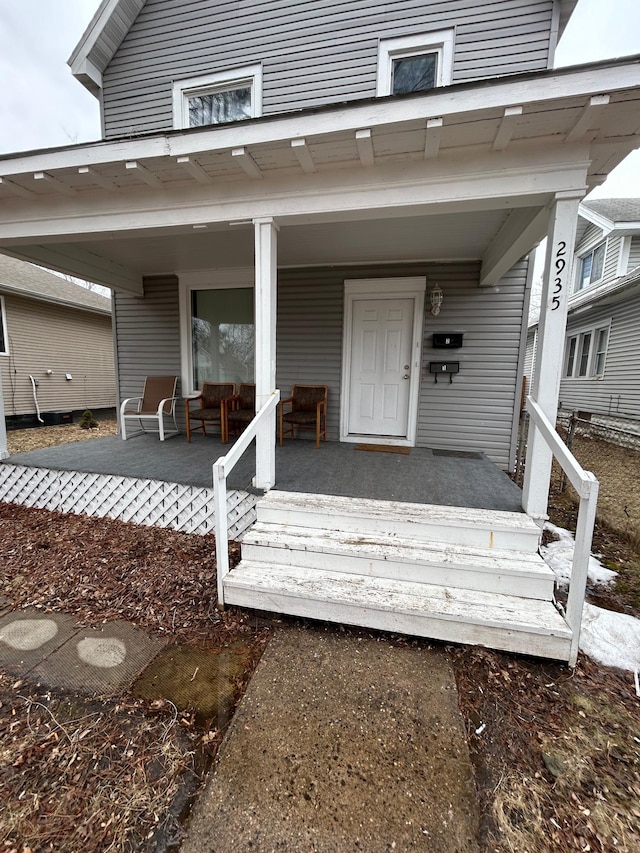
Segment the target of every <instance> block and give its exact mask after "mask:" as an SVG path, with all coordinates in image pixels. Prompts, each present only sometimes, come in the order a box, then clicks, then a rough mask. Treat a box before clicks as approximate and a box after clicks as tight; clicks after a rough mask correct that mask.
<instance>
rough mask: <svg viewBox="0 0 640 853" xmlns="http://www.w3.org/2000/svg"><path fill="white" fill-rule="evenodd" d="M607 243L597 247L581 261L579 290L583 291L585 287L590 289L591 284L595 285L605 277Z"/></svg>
mask: <svg viewBox="0 0 640 853" xmlns="http://www.w3.org/2000/svg"><path fill="white" fill-rule="evenodd" d="M606 245H607V244H606V241H605V242H604V243H600V245H599V246H596V247H595V249H593V250H592V251H591V252H589V254H588V255H583V257H582V258H581V259H580V261H581V263H580V274H579V277H578V286H577V288H576V289H577V290H582V289H583V288H584V287H589V285H590V284H595V283H596V282H597V281H600V279H601V278H602V276H603V275H604V255H605V248H606Z"/></svg>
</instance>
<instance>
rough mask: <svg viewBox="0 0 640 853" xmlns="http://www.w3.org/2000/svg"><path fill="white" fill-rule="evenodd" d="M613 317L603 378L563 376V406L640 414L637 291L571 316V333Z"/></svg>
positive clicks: (639, 305)
mask: <svg viewBox="0 0 640 853" xmlns="http://www.w3.org/2000/svg"><path fill="white" fill-rule="evenodd" d="M609 321H611V331H610V335H609V345H608V348H607V356H606V362H605V371H604V376H603V378H602V379H595V378H588V377H584V378H574V379H563V380H562V383H561V385H560V401H561V405H562V407H563V408H567V409H576V410H577V409H580V410H582V411H587V412H593V413H597V414H605V415H606V414H613V415H619V416H620V417H627V418H640V346H638V330H639V329H640V298H639V297H638V294H637V293H636V294H635V296H631V297H629V298H628V299H626V300H623V301H620V302H618V303H617V304H615V305H609V306H599V307H594V308H592V309H591V310H590V311H589V312H588V313H585V314H580V315H579V316H578V317H576V318H572V317H570V318H569V323H568V326H567V335H568V336H569V335H571V334H572V333H573V332H576V331H579V330H581V329H585V328H596V327H600V326H604V325H606V324H607V323H608V322H609Z"/></svg>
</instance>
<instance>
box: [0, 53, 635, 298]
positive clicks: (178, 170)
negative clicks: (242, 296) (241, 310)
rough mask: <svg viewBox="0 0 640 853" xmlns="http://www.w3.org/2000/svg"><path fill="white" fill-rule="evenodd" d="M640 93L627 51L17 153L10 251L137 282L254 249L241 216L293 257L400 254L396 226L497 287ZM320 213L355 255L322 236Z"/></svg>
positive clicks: (424, 250) (331, 235)
mask: <svg viewBox="0 0 640 853" xmlns="http://www.w3.org/2000/svg"><path fill="white" fill-rule="evenodd" d="M639 96H640V58H638V57H633V58H630V59H625V60H618V61H609V62H601V63H595V64H591V65H585V66H579V67H573V68H568V69H561V70H553V71H543V72H535V73H528V74H523V75H514V76H511V77H502V78H495V79H492V80H487V81H480V82H474V83H464V84H456V85H453V86H449V87H445V88H442V89H437V90H433V91H431V92H428V93H418V94H414V95H409V96H402V97H398V96H392V97H388V98H376V99H372V100H367V101H358V102H353V103H349V104H343V105H334V106H331V107H328V108H321V109H316V110H304V111H300V112H299V113H287V114H283V115H278V116H274V117H270V116H269V117H263V118H259V119H253V120H249V121H246V122H237V123H233V124H228V125H224V126H217V127H214V128H197V129H192V130H186V131H171V132H167V133H163V134H152V135H145V136H140V137H135V138H132V139H119V140H113V141H103V142H97V143H93V144H88V145H77V146H71V147H66V148H61V149H55V150H50V151H40V152H29V153H25V154H15V155H9V156H6V157H3V158H1V159H0V251H3V252H5V253H7V254H13V255H15V256H18V257H21V258H24V259H26V260H32V261H35V262H37V263H40V264H43V265H48V266H50V267H52V268H54V269H59V270H61V271H63V272H68V273H72V274H75V275H80V276H83V277H85V278H89V279H92V280H94V281H98V282H100V283H102V284H106V285H107V286H112V287H118V288H121V289H124V290H130V291H132V292H138V293H139V292H141V279H142V276H143V275H150V274H154V273H165V272H175V271H183V270H188V269H205V268H207V267H212V266H215V267H220V266H243V265H246V264H247V263H248V264H251V261H252V252H253V237H252V232H250V231H249V230H248V229H242V228H240V229H238V228H235V230H234V224H237V223H238V222H240V223H243V222H247V221H250V220H251V219H254V218H256V217H262V216H273V217H276V219H277V221H278V223H279V224H280V225H281V227H282V226H285V227H286V229H287V230H288V234H285V233H284V231H283V233H282V235H281V242H280V245H279V258H278V260H279V263H280V264H281V265H297V264H305V263H306V264H314V263H328V262H331V261H333V262H371V261H382V260H385V259H386V260H388V259H393V260H395V259H396V258H395V257H391V258H390V257H389V255H388V251H391V250H392V248H393V246H394V245H395V243H396V241H397V238H398V235H401V237H402V251H403V256H404V258H405V259H407V260H409V259H411V260H431V259H434V260H435V259H437V260H448V259H453V258H455V259H460V258H465V259H481V260H482V261H483V273H482V281H483V283H485V284H494V283H496V281H497V280H498V279H499V277H500V275H501V274H503V272H505V271H506V270H507V269H508V268H509V266H510V265H512V263H514V262H515V261H516V260H518V258H519V257H521V256H522V255H524V254H526V252H528V251H529V250H530V249H531V248H532V247H533V246H534V245H536V243H537V242H539V240H540V239H541V238H542V236H543V235H544V233H545V229H546V223H547V217H546V216H545V215H543V214H544V211H545V208H546V206H547V205H548V203H549V202H550V201H551V200H552V198H553V197H554V194H555V193H557V192H561V193H562V192H573V193H577V194H583V193H584V192H586V191H587V189H588V187H590V186H592V185H593V184H594V183H598V182H601V181H602V180H603V179H604V178H605V177H606V175H607V174H608V173H609V171H611V169H612V168H613V167H614V166H616V165H617V164H618V163H619V162H620V161H621V160H622V159H623V158H624V157H625V156H626V155H627V154H628V153H629V152H630V151H632V150H633V149H634V148H636V147H637V145H638V143H639V141H640V138H639V136H638V132H639V131H640V97H639ZM430 214H437V217H435V216H431V219H430V221H429V222H428V225H427V226H425V224H424V222H423V223H422V224H419V222H418V218H420V217H425V216H429V215H430ZM376 219H378V220H384V221H388V220H390V219H393V220H394V227H393V229H390V228H388V227H386V226H385V227H380V228H379V232H380V233H379V234H377V235H376V233H375V229H374V226H371V225H369V224H367V225H365V223H371V222H372V221H373V220H376ZM345 223H346V224H345ZM319 224H322V225H323V226H324V227H325V229H326V233H325V235H324V237H325V243H331V244H332V245H334V244H337V245H338V246H340V241H341V239H342V242H343V243H344V249H343V251H344V252H347V253H348V252H350V254H349V256H346V255H343V256H340V255H338V256H337V257H336V256H333V257H332V258H328V257H326V256H323V254H322V252H321V251H320V252H318V251H317V248H318V245H319V243H320V241H318V240H316V239H315V238H314V239H310V234H311V231H310V230H309V226H313V228H317V227H318V225H319ZM289 229H290V230H289ZM372 229H373V237H372V234H371V231H372ZM452 235H455V241H452ZM132 238H135V239H134V240H132ZM311 243H313V247H312V246H311ZM305 245H306V246H307V248H308V251H302V252H301V251H300V247H301V246H305ZM354 247H355V248H354ZM505 253H506V255H505ZM507 263H508V265H507Z"/></svg>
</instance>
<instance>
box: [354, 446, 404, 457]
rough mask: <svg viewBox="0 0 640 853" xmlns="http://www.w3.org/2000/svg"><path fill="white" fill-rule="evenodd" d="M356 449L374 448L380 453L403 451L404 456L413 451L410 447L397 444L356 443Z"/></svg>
mask: <svg viewBox="0 0 640 853" xmlns="http://www.w3.org/2000/svg"><path fill="white" fill-rule="evenodd" d="M356 450H372V451H377V452H378V453H401V454H402V455H403V456H408V455H409V454H410V453H411V448H410V447H401V446H398V445H396V444H356Z"/></svg>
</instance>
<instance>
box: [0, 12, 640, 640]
mask: <svg viewBox="0 0 640 853" xmlns="http://www.w3.org/2000/svg"><path fill="white" fill-rule="evenodd" d="M574 7H575V0H492V2H485V3H470V2H469V0H442V2H438V3H416V2H415V0H396V2H393V3H389V2H387V0H353V2H350V3H340V4H338V3H329V2H327V0H305V2H304V3H300V2H287V3H285V2H282V0H270V2H261V3H257V2H256V3H233V4H228V3H224V4H223V3H217V2H213V0H210V2H206V1H205V2H202V0H146V2H145V0H104V2H102V3H101V5H100V7H99V9H98V11H97V13H96V15H95V16H94V18H93V20H92V21H91V23H90V25H89V27H88V29H87V31H86V32H85V34H84V35H83V37H82V39H81V41H80V43H79V44H78V46H77V48H76V49H75V51H74V52H73V55H72V57H71V59H70V65H71V68H72V71H73V73H74V75H75V76H76V77H77V78H78V80H80V81H81V82H82V83H83V84H84V85H85V86H86V87H87V88H88V89H89V90H90V91H91V92H93V93H94V94H95V95H96V97H97V98H98V99H99V102H100V107H101V111H102V123H103V130H104V139H103V140H101V141H99V142H96V143H92V144H81V145H74V146H69V147H65V148H60V149H56V150H46V151H39V152H29V153H25V154H12V155H6V156H4V157H2V158H0V252H4V253H6V254H11V255H14V256H16V257H21V258H24V259H28V260H32V261H35V262H38V263H41V264H45V265H47V266H49V267H51V268H55V269H59V270H62V271H64V272H67V273H71V274H73V275H77V276H81V277H83V278H86V279H89V280H92V281H97V282H100V283H102V284H105V285H107V286H109V287H111V288H113V289H114V293H115V297H114V329H115V339H116V380H117V383H118V398H119V399H123V398H126V397H129V396H134V395H136V394H139V393H140V391H141V388H142V382H143V379H144V376H145V375H147V374H151V373H157V374H167V373H169V374H174V373H175V374H178V375H179V376H180V378H181V387H180V391H181V393H182V394H183V395H186V394H189V393H190V392H192V391H193V390H195V389H196V388H197V387H198V386H199V385H200V383H201V382H202V380H203V379H205V378H208V379H211V380H217V379H222V378H224V379H235V380H236V381H243V380H245V379H246V377H247V376H250V375H251V373H252V365H254V367H253V375H254V377H255V382H256V403H257V408H258V410H259V411H262V410H264V411H265V412H266V413H265V414H264V415H263V416H262V417H261V418H260V419H259V421H258V426H256V427H255V429H256V430H257V435H256V460H257V471H256V479H255V484H256V486H258V487H263V488H270V487H271V486H273V484H274V481H275V448H274V435H275V418H276V415H275V411H271V410H270V409H269V406H268V403H269V401H270V400H273V398H274V394H275V390H276V389H282V391H283V392H284V393H285V395H286V394H287V392H288V390H289V388H290V386H291V385H292V384H293V383H296V382H299V383H322V384H326V385H328V387H329V403H328V419H327V420H328V433H329V438H330V439H331V440H333V441H342V442H354V443H357V442H362V441H364V442H375V443H378V444H384V443H387V444H398V445H407V446H412V445H417V446H423V447H435V448H441V449H444V450H450V451H453V452H459V451H463V452H464V451H482V452H484V453H485V454H487V456H488V457H489V458H490V459H492V460H493V461H494V462H495V463H496V464H497V465H499V466H500V467H502V468H503V469H510V468H512V466H513V462H514V456H515V450H516V443H517V424H518V417H519V409H520V398H521V380H522V374H523V365H524V356H525V345H526V329H527V316H528V302H529V291H530V278H531V270H530V269H529V263H528V260H527V256H528V253H529V252H530V251H531V249H532V248H533V247H535V246H536V245H537V244H538V243H539V242H540V240H541V239H542V238H543V237H544V236H545V235H546V236H547V237H548V249H547V251H548V255H549V259H550V260H549V263H550V265H551V266H552V269H553V278H552V280H551V281H550V282H546V283H545V291H544V293H543V303H544V305H545V306H546V307H545V311H544V314H543V323H542V324H541V331H540V335H539V342H538V354H537V363H538V371H537V375H538V376H539V377H540V378H539V380H538V381H537V384H536V382H534V384H533V387H532V394H533V397H534V398H535V399H536V400H537V403H538V404H539V406H540V407H541V411H542V412H543V413H544V414H546V416H547V418H549V419H552V420H553V419H554V418H555V413H556V409H557V401H558V386H559V381H560V362H561V359H562V347H563V344H564V329H565V321H566V310H567V299H568V295H569V290H570V271H571V247H572V246H573V245H574V241H575V229H576V219H577V211H578V203H579V201H580V199H582V198H583V196H584V195H585V192H587V191H588V189H589V188H591V187H592V186H594V185H595V184H597V183H600V182H602V181H603V180H604V179H605V178H606V176H607V174H608V173H609V172H610V171H611V170H612V169H613V168H614V167H615V166H616V165H617V164H618V163H620V162H621V161H622V159H623V158H624V157H625V156H626V155H627V154H628V153H629V152H630V151H632V150H633V149H635V148H636V147H637V145H638V142H639V141H640V139H639V137H638V135H637V134H638V129H639V128H640V63H639V61H638V59H637V58H633V57H632V58H628V59H621V60H611V61H605V62H599V63H594V64H590V65H582V66H576V67H568V68H562V69H553V61H554V53H555V49H556V44H557V41H558V38H559V36H560V35H561V34H562V32H563V30H564V27H565V25H566V23H567V21H568V19H569V17H570V16H571V14H572V12H573V10H574ZM265 407H266V408H265ZM540 423H541V424H542V425H543V424H544V422H543V421H540ZM547 441H553V438H549V435H548V434H547V433H546V432H545V431H544V429H543V428H542V427H540V428H538V427H535V428H534V429H533V438H532V439H531V440H530V443H529V459H528V460H527V475H526V478H525V491H524V506H525V509H526V510H527V512H528V513H529V514H530V515H532V516H534V517H536V518H541V517H544V515H545V512H546V507H547V496H548V487H549V477H550V470H551V453H550V451H549V450H548V448H547V446H546V442H547ZM310 452H311V451H310ZM314 452H315V451H314ZM310 489H312V484H310ZM222 505H224V504H222ZM221 546H222V543H220V547H221ZM587 548H588V543H587ZM232 574H233V573H232ZM578 595H579V593H578ZM570 609H571V612H572V614H573V615H572V619H573V621H574V622H576V616H577V617H579V613H578V612H577V610H575V609H574V608H573V605H572V606H571V608H570ZM578 621H579V618H578ZM507 633H508V632H507ZM574 641H575V636H574ZM573 646H574V647H575V642H573ZM574 650H575V649H574Z"/></svg>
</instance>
